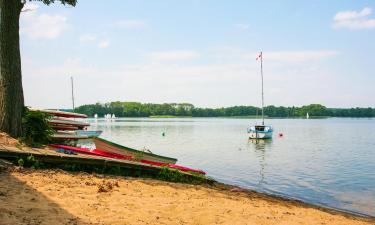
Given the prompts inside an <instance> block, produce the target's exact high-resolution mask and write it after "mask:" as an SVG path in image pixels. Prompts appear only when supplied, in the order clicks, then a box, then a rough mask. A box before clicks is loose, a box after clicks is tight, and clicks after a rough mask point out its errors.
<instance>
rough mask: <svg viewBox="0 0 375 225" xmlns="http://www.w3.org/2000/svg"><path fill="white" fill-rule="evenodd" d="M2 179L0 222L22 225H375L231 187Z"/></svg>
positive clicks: (53, 173) (20, 173) (51, 173)
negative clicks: (44, 224)
mask: <svg viewBox="0 0 375 225" xmlns="http://www.w3.org/2000/svg"><path fill="white" fill-rule="evenodd" d="M0 178H1V179H0V200H1V201H3V202H4V203H5V204H3V207H1V206H0V212H2V213H0V221H7V222H9V223H5V224H12V223H19V222H21V221H19V220H20V219H22V220H23V221H27V222H24V223H32V221H34V222H36V221H38V220H39V221H42V222H49V223H50V224H53V223H56V222H57V221H71V222H72V223H73V224H134V223H140V224H153V223H155V222H157V223H161V224H176V223H181V224H212V223H222V224H254V223H255V224H322V223H326V224H366V225H367V224H375V218H372V217H364V216H360V215H354V214H352V213H348V212H342V211H338V210H335V209H329V208H326V207H321V206H317V205H313V204H309V203H305V202H302V201H299V200H293V199H285V198H283V197H280V196H274V195H269V194H265V193H259V192H256V191H252V190H248V189H240V188H238V187H235V186H233V185H227V184H223V183H215V184H214V185H191V184H181V183H170V182H164V181H159V180H154V179H147V178H131V177H119V176H112V175H99V174H88V173H82V172H65V171H62V170H33V169H21V168H17V167H12V168H10V169H8V170H5V171H3V172H0ZM101 189H102V190H101ZM100 190H101V191H100ZM51 212H55V213H51ZM233 219H234V220H233ZM0 223H1V222H0ZM21 223H22V222H21Z"/></svg>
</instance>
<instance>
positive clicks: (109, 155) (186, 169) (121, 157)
mask: <svg viewBox="0 0 375 225" xmlns="http://www.w3.org/2000/svg"><path fill="white" fill-rule="evenodd" d="M49 146H50V147H53V148H55V149H64V150H69V151H73V152H76V153H81V154H88V155H95V156H101V157H105V158H112V159H118V160H128V161H137V162H141V163H144V164H148V165H152V166H158V167H168V168H171V169H177V170H181V171H184V172H193V173H199V174H206V173H205V172H204V171H202V170H197V169H192V168H189V167H185V166H180V165H175V164H169V163H161V162H155V161H152V160H145V159H141V160H138V159H135V158H134V157H132V156H126V155H123V154H116V153H111V152H106V151H102V150H100V149H93V150H90V149H88V148H78V147H72V146H67V145H57V144H50V145H49Z"/></svg>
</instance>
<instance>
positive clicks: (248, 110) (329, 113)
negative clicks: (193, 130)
mask: <svg viewBox="0 0 375 225" xmlns="http://www.w3.org/2000/svg"><path fill="white" fill-rule="evenodd" d="M75 112H77V113H83V114H86V115H88V116H90V117H92V116H94V115H95V114H97V115H98V116H99V117H103V116H104V115H105V114H115V115H116V117H150V116H185V117H242V116H257V115H258V116H260V115H261V109H260V108H259V107H254V106H232V107H225V108H215V109H213V108H198V107H194V105H192V104H189V103H164V104H152V103H139V102H120V101H116V102H110V103H104V104H102V103H96V104H89V105H82V106H79V107H78V108H76V109H75ZM307 113H309V115H310V116H313V117H314V116H315V117H375V108H348V109H347V108H345V109H344V108H326V107H325V106H323V105H320V104H310V105H306V106H302V107H295V106H292V107H284V106H273V105H270V106H266V107H265V108H264V114H265V116H267V117H305V116H306V114H307Z"/></svg>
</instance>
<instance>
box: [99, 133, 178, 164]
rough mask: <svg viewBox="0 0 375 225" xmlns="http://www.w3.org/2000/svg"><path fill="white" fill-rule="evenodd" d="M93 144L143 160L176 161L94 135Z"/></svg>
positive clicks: (169, 162)
mask: <svg viewBox="0 0 375 225" xmlns="http://www.w3.org/2000/svg"><path fill="white" fill-rule="evenodd" d="M93 141H94V143H95V146H96V148H97V149H100V150H103V151H106V152H111V153H116V154H120V155H126V156H129V155H130V156H132V157H135V158H140V159H143V160H149V161H154V162H160V163H168V164H175V163H176V162H177V159H175V158H170V157H166V156H161V155H156V154H153V153H152V152H146V151H140V150H137V149H133V148H129V147H126V146H122V145H119V144H116V143H113V142H111V141H108V140H105V139H103V138H99V137H95V138H94V139H93Z"/></svg>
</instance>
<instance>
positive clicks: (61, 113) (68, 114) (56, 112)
mask: <svg viewBox="0 0 375 225" xmlns="http://www.w3.org/2000/svg"><path fill="white" fill-rule="evenodd" d="M30 110H31V111H39V112H44V113H47V114H50V115H52V116H57V117H66V118H87V115H85V114H80V113H73V112H64V111H59V110H47V109H30Z"/></svg>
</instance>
